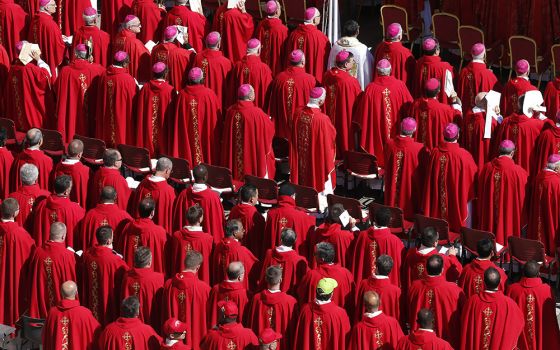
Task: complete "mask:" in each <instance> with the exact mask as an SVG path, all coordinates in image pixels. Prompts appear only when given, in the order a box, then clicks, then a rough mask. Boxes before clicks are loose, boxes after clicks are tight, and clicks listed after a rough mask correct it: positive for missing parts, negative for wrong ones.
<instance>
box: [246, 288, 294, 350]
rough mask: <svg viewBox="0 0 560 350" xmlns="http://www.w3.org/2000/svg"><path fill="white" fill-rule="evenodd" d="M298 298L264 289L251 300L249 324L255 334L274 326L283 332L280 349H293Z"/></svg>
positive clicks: (275, 329)
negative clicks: (291, 346)
mask: <svg viewBox="0 0 560 350" xmlns="http://www.w3.org/2000/svg"><path fill="white" fill-rule="evenodd" d="M296 310H297V300H296V299H295V298H294V297H292V296H290V295H287V294H286V293H284V292H281V291H277V292H274V293H273V292H271V291H270V290H268V289H264V290H263V291H262V292H260V293H258V294H256V295H255V296H254V297H253V300H252V301H251V307H250V309H249V315H248V320H247V325H248V326H249V327H250V328H252V329H253V331H254V332H255V334H261V333H262V331H264V330H265V329H266V328H272V329H274V331H276V332H277V333H280V334H282V341H281V342H280V347H279V349H283V350H288V349H291V348H290V345H291V344H292V337H293V332H294V327H295V325H296V322H297V312H296Z"/></svg>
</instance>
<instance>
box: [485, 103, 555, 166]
mask: <svg viewBox="0 0 560 350" xmlns="http://www.w3.org/2000/svg"><path fill="white" fill-rule="evenodd" d="M543 128H544V122H543V121H542V120H539V119H534V118H529V117H527V116H526V115H525V114H515V113H514V114H512V115H510V116H509V117H507V118H505V119H504V121H503V122H502V124H500V125H499V127H498V129H497V130H496V138H495V139H494V140H495V146H494V150H493V151H494V154H497V153H498V152H497V150H498V145H499V144H500V142H501V141H503V140H511V141H513V143H514V144H515V153H514V155H513V160H514V161H515V164H518V165H520V166H521V167H522V168H523V169H525V170H526V171H527V172H529V170H530V164H531V157H532V155H531V154H532V152H533V148H534V147H535V142H536V140H537V137H538V136H539V134H540V133H541V131H542V129H543ZM549 155H550V154H549ZM547 157H548V155H547Z"/></svg>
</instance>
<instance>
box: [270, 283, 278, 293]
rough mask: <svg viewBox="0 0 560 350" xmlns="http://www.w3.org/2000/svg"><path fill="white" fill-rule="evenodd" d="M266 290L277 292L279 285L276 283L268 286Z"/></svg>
mask: <svg viewBox="0 0 560 350" xmlns="http://www.w3.org/2000/svg"><path fill="white" fill-rule="evenodd" d="M268 290H269V291H270V292H273V293H275V292H279V291H280V285H279V284H277V285H274V286H268Z"/></svg>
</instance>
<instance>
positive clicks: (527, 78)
mask: <svg viewBox="0 0 560 350" xmlns="http://www.w3.org/2000/svg"><path fill="white" fill-rule="evenodd" d="M518 78H523V79H525V80H527V81H529V77H526V76H521V77H518Z"/></svg>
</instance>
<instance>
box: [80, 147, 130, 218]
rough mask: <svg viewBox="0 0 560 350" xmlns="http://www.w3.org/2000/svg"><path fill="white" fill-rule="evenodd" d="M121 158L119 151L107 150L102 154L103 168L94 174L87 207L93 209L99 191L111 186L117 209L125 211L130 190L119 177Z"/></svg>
mask: <svg viewBox="0 0 560 350" xmlns="http://www.w3.org/2000/svg"><path fill="white" fill-rule="evenodd" d="M121 167H122V156H121V153H120V152H119V151H117V150H116V149H113V148H108V149H106V150H105V153H103V166H102V167H101V168H99V170H97V171H96V172H95V175H94V177H93V181H92V188H91V192H90V193H89V196H88V199H89V203H90V204H89V207H90V208H93V207H95V205H96V204H97V203H99V198H100V195H101V191H102V190H103V187H105V186H111V187H113V188H114V189H115V191H117V197H116V202H115V203H116V204H117V206H118V207H119V209H123V210H125V209H126V208H127V205H128V199H129V197H130V192H131V190H130V188H129V187H128V184H127V182H126V180H125V179H124V177H123V176H122V175H121V170H120V169H121Z"/></svg>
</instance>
